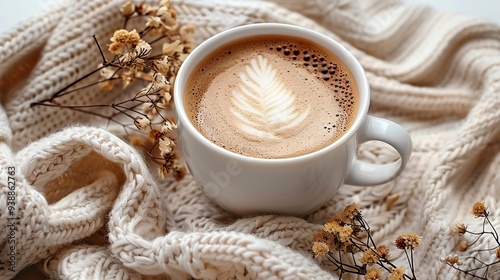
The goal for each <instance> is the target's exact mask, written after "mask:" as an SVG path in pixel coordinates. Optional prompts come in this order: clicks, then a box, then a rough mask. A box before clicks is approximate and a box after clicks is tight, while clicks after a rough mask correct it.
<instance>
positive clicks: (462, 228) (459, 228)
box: [451, 222, 467, 236]
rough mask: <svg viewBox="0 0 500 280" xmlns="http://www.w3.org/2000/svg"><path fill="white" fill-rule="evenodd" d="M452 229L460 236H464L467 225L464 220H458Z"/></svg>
mask: <svg viewBox="0 0 500 280" xmlns="http://www.w3.org/2000/svg"><path fill="white" fill-rule="evenodd" d="M451 231H452V232H453V233H455V234H458V236H462V235H464V234H465V233H466V232H467V226H466V225H465V224H464V223H462V222H457V223H455V224H453V225H452V226H451Z"/></svg>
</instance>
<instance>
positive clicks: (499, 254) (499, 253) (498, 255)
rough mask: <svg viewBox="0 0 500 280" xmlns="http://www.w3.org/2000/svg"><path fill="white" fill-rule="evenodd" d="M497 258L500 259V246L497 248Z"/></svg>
mask: <svg viewBox="0 0 500 280" xmlns="http://www.w3.org/2000/svg"><path fill="white" fill-rule="evenodd" d="M496 255H497V259H500V247H498V248H497V250H496Z"/></svg>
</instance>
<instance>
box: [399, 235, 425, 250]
mask: <svg viewBox="0 0 500 280" xmlns="http://www.w3.org/2000/svg"><path fill="white" fill-rule="evenodd" d="M421 242H422V237H421V236H418V235H416V234H415V233H413V232H409V233H403V234H401V235H400V236H398V237H397V238H396V241H395V243H396V247H397V248H398V249H401V250H404V249H417V248H418V247H419V246H420V243H421Z"/></svg>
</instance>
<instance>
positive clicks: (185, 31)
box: [179, 24, 196, 43]
mask: <svg viewBox="0 0 500 280" xmlns="http://www.w3.org/2000/svg"><path fill="white" fill-rule="evenodd" d="M195 30H196V27H195V26H194V25H192V24H186V25H183V26H181V28H180V29H179V35H181V41H182V42H185V43H191V42H193V35H194V32H195Z"/></svg>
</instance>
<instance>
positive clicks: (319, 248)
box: [312, 241, 330, 256]
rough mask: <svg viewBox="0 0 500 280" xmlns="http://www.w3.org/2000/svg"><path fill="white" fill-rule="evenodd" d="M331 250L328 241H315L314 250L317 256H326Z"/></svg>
mask: <svg viewBox="0 0 500 280" xmlns="http://www.w3.org/2000/svg"><path fill="white" fill-rule="evenodd" d="M329 250H330V249H329V248H328V245H327V244H326V243H324V242H320V241H317V242H313V246H312V251H313V253H314V255H315V256H324V255H326V254H328V251H329Z"/></svg>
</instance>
